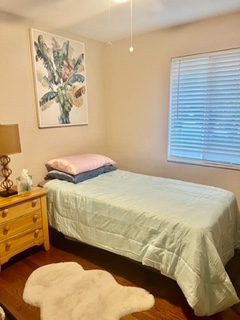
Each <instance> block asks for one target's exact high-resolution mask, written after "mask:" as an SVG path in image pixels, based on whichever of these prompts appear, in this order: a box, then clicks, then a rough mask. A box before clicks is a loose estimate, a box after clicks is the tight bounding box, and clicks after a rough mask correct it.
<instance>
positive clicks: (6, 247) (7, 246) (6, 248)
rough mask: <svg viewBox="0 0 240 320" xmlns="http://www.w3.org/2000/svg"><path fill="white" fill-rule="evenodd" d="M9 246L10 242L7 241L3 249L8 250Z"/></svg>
mask: <svg viewBox="0 0 240 320" xmlns="http://www.w3.org/2000/svg"><path fill="white" fill-rule="evenodd" d="M10 248H11V242H7V243H6V246H5V250H6V251H9V250H10Z"/></svg>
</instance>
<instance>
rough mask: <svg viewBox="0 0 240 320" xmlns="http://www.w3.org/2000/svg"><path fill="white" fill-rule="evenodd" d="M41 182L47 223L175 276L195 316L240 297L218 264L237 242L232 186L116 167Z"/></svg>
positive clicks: (239, 223)
mask: <svg viewBox="0 0 240 320" xmlns="http://www.w3.org/2000/svg"><path fill="white" fill-rule="evenodd" d="M44 187H45V188H46V189H47V190H48V213H49V223H50V225H51V226H52V227H53V228H55V229H56V230H58V231H60V232H62V233H63V234H64V235H65V236H67V237H71V238H74V239H77V240H79V241H82V242H85V243H88V244H90V245H93V246H96V247H99V248H103V249H106V250H109V251H111V252H114V253H116V254H119V255H122V256H126V257H128V258H131V259H133V260H136V261H139V262H141V263H142V264H143V265H146V266H149V267H153V268H155V269H157V270H159V271H160V272H161V273H162V274H164V275H167V276H168V277H171V278H173V279H175V280H176V281H177V283H178V285H179V287H180V288H181V290H182V291H183V293H184V295H185V297H186V299H187V301H188V303H189V305H190V306H191V307H192V308H193V310H194V313H195V314H196V315H197V316H204V315H212V314H214V313H217V312H220V311H222V310H224V309H226V308H228V307H230V306H232V305H234V304H236V303H238V302H239V298H238V296H237V293H236V291H235V289H234V287H233V285H232V283H231V280H230V278H229V276H228V274H227V272H226V271H225V268H224V266H225V265H226V263H227V262H228V261H229V260H230V258H232V257H233V255H234V249H236V248H239V247H240V219H239V217H240V216H239V211H238V206H237V202H236V199H235V196H234V195H233V193H231V192H229V191H226V190H223V189H219V188H215V187H210V186H204V185H200V184H194V183H190V182H184V181H178V180H174V179H166V178H160V177H152V176H146V175H142V174H136V173H132V172H127V171H123V170H119V169H117V170H115V171H112V172H108V173H105V174H101V175H99V176H97V177H95V178H92V179H88V180H86V181H83V182H81V183H78V184H73V183H70V182H67V181H61V180H58V179H53V180H50V181H47V182H46V183H45V185H44Z"/></svg>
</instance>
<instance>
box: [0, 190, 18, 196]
mask: <svg viewBox="0 0 240 320" xmlns="http://www.w3.org/2000/svg"><path fill="white" fill-rule="evenodd" d="M17 193H18V192H17V191H16V190H13V189H9V190H4V191H0V197H3V198H7V197H11V196H14V195H15V194H17Z"/></svg>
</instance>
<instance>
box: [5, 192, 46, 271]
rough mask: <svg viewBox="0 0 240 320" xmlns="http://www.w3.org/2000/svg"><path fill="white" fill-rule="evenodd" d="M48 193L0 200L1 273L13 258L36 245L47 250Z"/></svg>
mask: <svg viewBox="0 0 240 320" xmlns="http://www.w3.org/2000/svg"><path fill="white" fill-rule="evenodd" d="M46 195H47V191H46V190H45V189H43V188H37V187H36V188H33V190H32V191H31V192H29V193H26V194H20V195H16V196H12V197H9V198H0V271H1V265H2V264H3V263H5V262H7V261H8V260H9V259H10V258H11V257H12V256H14V255H16V254H17V253H19V252H22V251H24V250H25V249H28V248H30V247H32V246H35V245H43V247H44V249H45V250H48V249H49V235H48V219H47V205H46Z"/></svg>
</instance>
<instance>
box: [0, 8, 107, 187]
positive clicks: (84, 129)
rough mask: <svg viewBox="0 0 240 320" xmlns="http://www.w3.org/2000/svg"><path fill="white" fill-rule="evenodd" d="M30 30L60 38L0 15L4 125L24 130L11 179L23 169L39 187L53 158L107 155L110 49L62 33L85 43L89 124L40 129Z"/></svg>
mask: <svg viewBox="0 0 240 320" xmlns="http://www.w3.org/2000/svg"><path fill="white" fill-rule="evenodd" d="M31 27H34V28H37V29H40V30H44V31H47V32H52V33H56V34H59V32H58V31H57V30H50V29H48V28H47V27H46V26H41V25H33V24H32V23H31V22H30V21H26V20H22V19H20V18H17V17H15V16H12V15H7V14H4V13H0V51H1V53H0V98H1V99H0V123H3V124H9V123H18V124H19V128H20V136H21V146H22V153H21V154H17V155H12V156H11V159H12V162H11V165H10V167H11V168H12V170H13V175H12V177H13V178H14V179H15V178H16V176H18V175H19V174H20V172H21V170H22V168H27V169H28V170H29V172H30V173H31V174H32V175H33V179H34V183H35V184H37V183H38V182H39V181H40V180H42V179H43V177H44V174H45V172H46V170H45V167H44V163H45V162H46V161H47V160H48V159H51V158H53V157H56V156H59V155H65V154H73V153H77V152H104V146H105V138H106V137H105V133H106V130H105V129H106V123H105V103H104V88H105V85H104V80H103V74H104V67H105V65H104V52H105V45H103V44H101V43H99V42H97V41H91V40H89V39H85V38H81V39H77V38H76V37H74V36H73V35H71V34H63V33H62V32H61V33H60V35H61V36H67V37H69V38H72V39H75V40H80V41H83V42H84V43H85V52H86V72H87V88H88V106H89V125H88V126H75V127H62V128H47V129H38V123H37V113H36V100H35V92H34V82H33V80H34V79H33V67H32V59H31V47H30V28H31Z"/></svg>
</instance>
